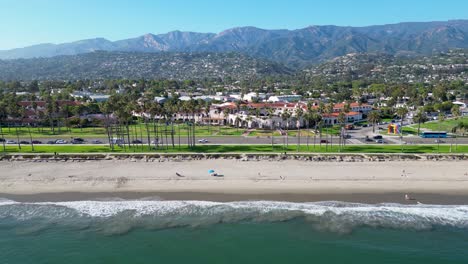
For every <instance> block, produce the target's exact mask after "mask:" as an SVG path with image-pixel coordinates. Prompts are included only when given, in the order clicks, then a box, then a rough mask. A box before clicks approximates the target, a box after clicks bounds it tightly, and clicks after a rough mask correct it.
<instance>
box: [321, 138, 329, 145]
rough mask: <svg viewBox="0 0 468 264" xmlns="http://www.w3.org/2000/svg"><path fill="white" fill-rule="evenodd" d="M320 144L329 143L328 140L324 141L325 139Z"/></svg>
mask: <svg viewBox="0 0 468 264" xmlns="http://www.w3.org/2000/svg"><path fill="white" fill-rule="evenodd" d="M320 143H324V144H327V143H329V142H328V140H326V139H322V140H320Z"/></svg>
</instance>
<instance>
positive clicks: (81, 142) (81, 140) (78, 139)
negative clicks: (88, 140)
mask: <svg viewBox="0 0 468 264" xmlns="http://www.w3.org/2000/svg"><path fill="white" fill-rule="evenodd" d="M71 143H72V144H83V143H84V139H82V138H74V139H73V140H72V141H71Z"/></svg>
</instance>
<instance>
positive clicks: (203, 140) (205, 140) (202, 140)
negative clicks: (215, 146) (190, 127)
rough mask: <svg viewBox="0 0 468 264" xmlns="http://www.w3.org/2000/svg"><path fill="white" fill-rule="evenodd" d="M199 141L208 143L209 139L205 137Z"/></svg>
mask: <svg viewBox="0 0 468 264" xmlns="http://www.w3.org/2000/svg"><path fill="white" fill-rule="evenodd" d="M198 143H208V140H207V139H205V138H202V139H199V140H198Z"/></svg>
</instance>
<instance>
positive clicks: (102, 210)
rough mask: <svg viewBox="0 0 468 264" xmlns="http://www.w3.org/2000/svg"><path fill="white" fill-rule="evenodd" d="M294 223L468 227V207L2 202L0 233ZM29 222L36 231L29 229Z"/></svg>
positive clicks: (344, 228)
mask: <svg viewBox="0 0 468 264" xmlns="http://www.w3.org/2000/svg"><path fill="white" fill-rule="evenodd" d="M294 219H303V220H304V221H305V222H307V223H310V224H311V225H312V226H313V227H314V228H317V229H320V230H326V231H333V232H350V231H352V230H353V229H354V228H356V227H375V228H393V229H413V230H427V229H431V228H433V227H436V226H447V227H456V228H468V206H465V205H423V204H418V205H401V204H377V205H368V204H358V203H345V202H315V203H290V202H272V201H243V202H229V203H220V202H207V201H154V200H132V201H121V200H117V201H77V202H54V203H52V202H45V203H20V202H15V201H11V200H5V199H1V198H0V228H1V225H2V223H5V222H8V220H9V222H10V223H11V222H12V221H14V222H16V223H20V224H21V223H23V224H24V225H25V226H26V223H27V226H28V228H27V229H26V231H24V230H23V231H24V232H26V233H27V232H30V231H29V230H33V231H31V232H37V231H38V230H39V231H40V230H43V229H46V228H48V227H49V226H51V225H62V226H67V227H73V228H76V229H96V230H98V231H101V232H104V233H107V234H121V233H126V232H128V231H130V230H132V229H133V228H148V229H164V228H173V227H199V226H209V225H214V224H219V223H238V222H282V221H289V220H294ZM31 223H34V225H33V226H36V228H34V227H31Z"/></svg>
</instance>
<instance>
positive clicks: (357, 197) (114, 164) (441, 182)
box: [0, 159, 468, 203]
mask: <svg viewBox="0 0 468 264" xmlns="http://www.w3.org/2000/svg"><path fill="white" fill-rule="evenodd" d="M210 169H213V170H215V171H216V173H217V174H218V176H217V177H216V176H211V175H210V174H209V173H208V171H209V170H210ZM177 174H179V175H177ZM406 193H409V194H411V195H414V196H418V198H420V197H426V200H431V201H433V200H436V201H445V202H444V203H451V200H452V199H454V200H456V201H468V199H465V198H464V197H468V162H466V161H437V162H434V161H387V162H355V163H353V162H304V161H296V160H285V161H239V160H224V159H215V160H191V161H180V162H177V161H166V162H157V161H156V162H145V161H131V160H100V161H86V162H70V161H67V162H60V161H53V162H32V161H1V162H0V197H6V196H7V197H17V198H19V199H21V198H22V199H23V200H24V199H26V198H25V197H30V199H33V200H54V199H55V200H59V199H62V200H70V199H86V198H88V197H94V198H99V197H122V198H140V197H151V196H156V197H162V199H204V198H205V199H210V200H245V199H267V200H291V201H309V200H310V201H315V200H346V201H371V202H386V201H398V202H402V201H404V199H403V198H402V197H403V195H404V194H406ZM67 194H68V195H67ZM370 196H372V197H370ZM435 196H437V197H435ZM31 197H36V198H35V199H34V198H31ZM47 197H49V199H47ZM333 198H336V199H333ZM26 200H27V199H26ZM400 200H402V201H400Z"/></svg>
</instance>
